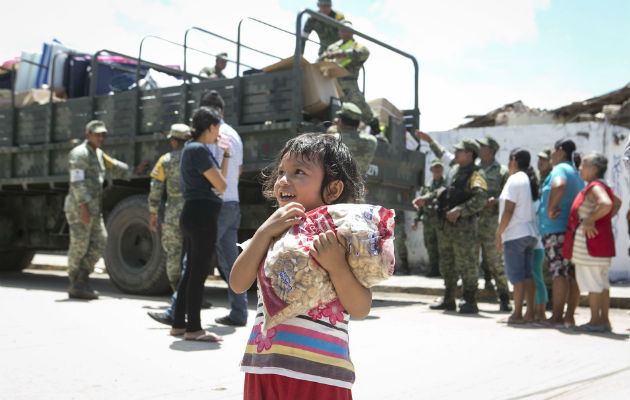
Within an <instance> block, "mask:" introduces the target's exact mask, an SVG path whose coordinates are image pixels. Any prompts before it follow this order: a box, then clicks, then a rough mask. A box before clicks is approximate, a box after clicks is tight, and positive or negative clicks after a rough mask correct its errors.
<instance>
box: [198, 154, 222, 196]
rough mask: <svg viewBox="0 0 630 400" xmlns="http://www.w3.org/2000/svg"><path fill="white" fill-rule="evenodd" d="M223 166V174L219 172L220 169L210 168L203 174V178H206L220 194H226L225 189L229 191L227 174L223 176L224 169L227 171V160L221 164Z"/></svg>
mask: <svg viewBox="0 0 630 400" xmlns="http://www.w3.org/2000/svg"><path fill="white" fill-rule="evenodd" d="M221 165H222V166H223V168H221V170H222V171H221V172H219V169H218V168H210V169H208V170H206V171H205V172H204V173H203V176H205V177H206V179H207V180H208V182H210V183H211V184H212V186H214V188H215V189H216V190H217V192H219V193H223V192H225V189H227V182H226V181H225V174H223V169H225V170H226V171H227V162H226V161H225V158H224V159H223V161H222V162H221ZM226 173H227V172H226Z"/></svg>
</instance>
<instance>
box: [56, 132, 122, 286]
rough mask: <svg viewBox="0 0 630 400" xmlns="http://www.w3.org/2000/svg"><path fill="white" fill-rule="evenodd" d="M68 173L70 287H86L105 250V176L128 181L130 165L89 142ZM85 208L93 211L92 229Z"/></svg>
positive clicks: (74, 153)
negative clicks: (82, 214) (82, 208)
mask: <svg viewBox="0 0 630 400" xmlns="http://www.w3.org/2000/svg"><path fill="white" fill-rule="evenodd" d="M68 171H69V172H70V187H69V190H68V195H67V196H66V199H65V203H64V211H65V214H66V219H67V220H68V226H69V230H70V247H69V249H68V277H69V279H70V283H75V282H81V283H85V282H86V281H87V279H88V276H89V274H90V273H92V271H94V264H95V263H96V262H97V261H98V259H99V258H101V257H102V256H103V252H104V250H105V241H106V239H107V233H106V231H105V225H104V224H103V216H102V214H101V201H102V195H103V183H104V181H105V174H106V173H107V174H108V178H113V179H128V178H129V175H130V171H129V167H128V166H127V164H125V163H124V162H121V161H118V160H115V159H113V158H111V157H109V156H107V154H105V153H104V152H103V151H102V150H101V149H100V148H97V149H94V148H92V146H90V145H89V144H88V141H87V140H85V141H84V142H83V143H81V144H80V145H78V146H76V147H75V148H73V149H72V150H71V151H70V153H69V155H68ZM81 204H87V206H88V209H89V211H90V223H89V224H88V225H84V224H83V223H82V222H81V219H80V205H81Z"/></svg>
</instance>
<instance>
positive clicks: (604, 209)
mask: <svg viewBox="0 0 630 400" xmlns="http://www.w3.org/2000/svg"><path fill="white" fill-rule="evenodd" d="M586 197H588V198H589V199H590V200H591V201H593V202H595V204H596V205H595V209H594V210H593V212H592V213H591V214H590V215H589V216H588V217H586V218H584V220H582V226H583V227H584V234H585V235H586V237H587V238H589V239H592V238H594V237H595V236H597V234H598V232H597V229H595V221H597V220H598V219H600V218H603V217H605V216H606V215H607V214H608V213H609V212H610V210H611V209H612V207H613V202H612V200H611V199H610V197H608V193H606V191H605V190H604V188H602V187H601V186H599V185H595V186H593V187H592V188H591V189H590V190H589V191H588V193H586Z"/></svg>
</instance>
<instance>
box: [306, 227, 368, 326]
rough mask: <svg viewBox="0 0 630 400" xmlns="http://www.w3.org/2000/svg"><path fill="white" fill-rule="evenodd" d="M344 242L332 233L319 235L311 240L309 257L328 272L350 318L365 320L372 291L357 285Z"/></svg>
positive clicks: (339, 236) (327, 232)
mask: <svg viewBox="0 0 630 400" xmlns="http://www.w3.org/2000/svg"><path fill="white" fill-rule="evenodd" d="M344 244H345V240H344V238H343V237H342V236H341V235H336V234H335V233H334V232H333V231H326V232H325V233H320V234H319V235H318V236H317V237H316V238H315V239H314V240H313V247H312V248H311V255H312V256H313V257H314V258H315V260H317V262H318V263H319V264H320V265H321V266H322V267H324V269H326V271H328V276H329V277H330V281H331V282H332V284H333V286H334V287H335V290H336V291H337V296H338V297H339V301H340V302H341V305H342V306H343V307H344V308H345V309H346V311H348V313H350V315H351V316H352V318H355V319H363V318H365V317H366V316H367V315H368V314H369V312H370V308H371V306H372V291H371V290H370V289H368V288H366V287H364V286H363V285H361V284H360V283H359V281H358V280H357V278H356V277H355V276H354V274H353V273H352V271H351V270H350V266H349V265H348V261H346V246H345V245H344Z"/></svg>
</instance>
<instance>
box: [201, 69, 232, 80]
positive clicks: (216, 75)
mask: <svg viewBox="0 0 630 400" xmlns="http://www.w3.org/2000/svg"><path fill="white" fill-rule="evenodd" d="M199 75H201V76H203V77H204V78H209V79H227V78H226V76H225V75H223V71H221V72H217V71H216V68H215V67H203V68H202V69H201V71H199Z"/></svg>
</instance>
